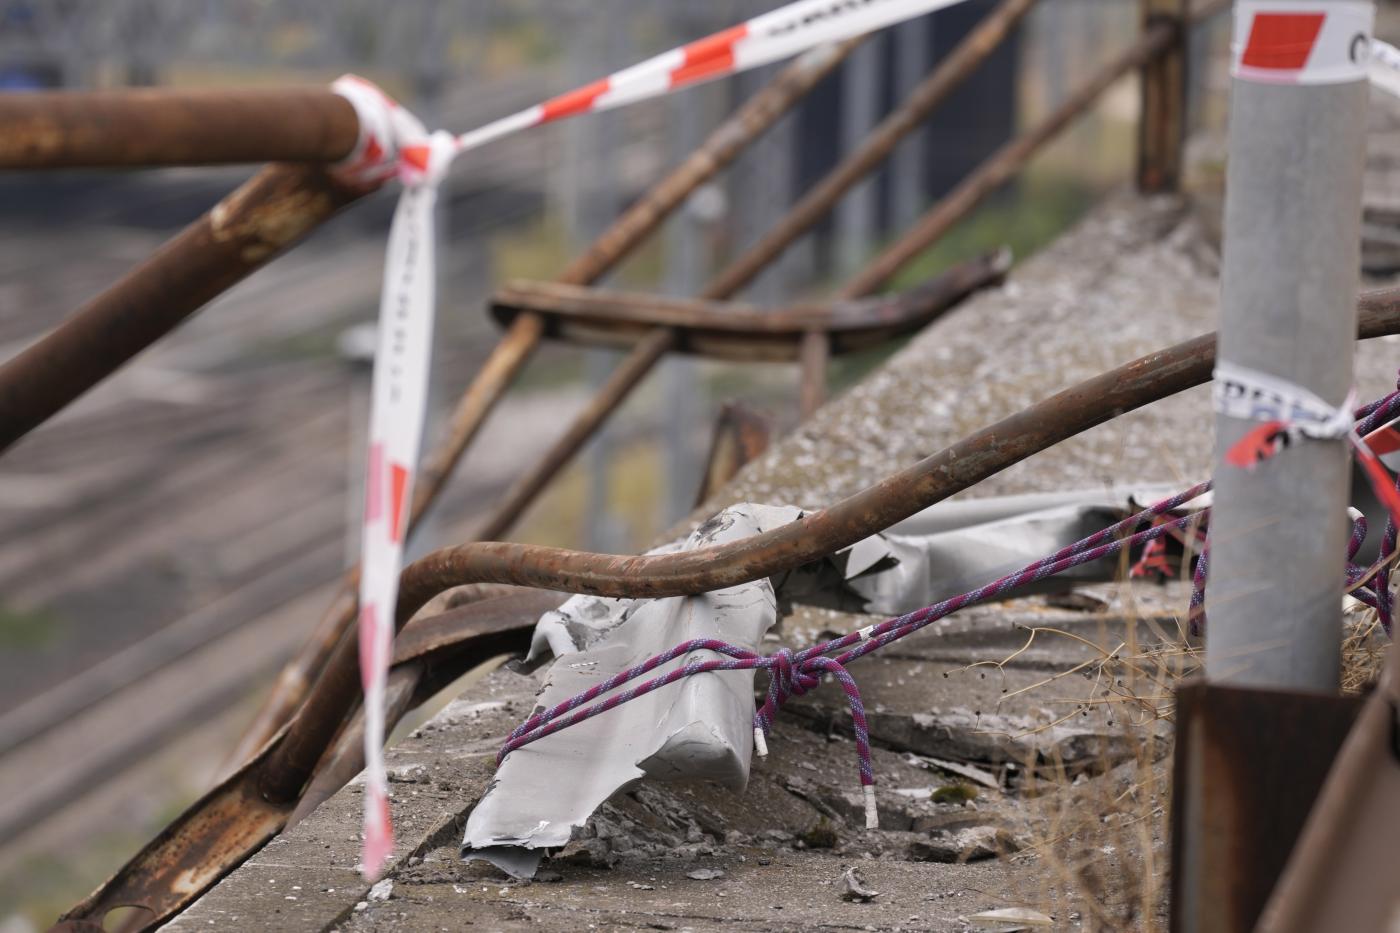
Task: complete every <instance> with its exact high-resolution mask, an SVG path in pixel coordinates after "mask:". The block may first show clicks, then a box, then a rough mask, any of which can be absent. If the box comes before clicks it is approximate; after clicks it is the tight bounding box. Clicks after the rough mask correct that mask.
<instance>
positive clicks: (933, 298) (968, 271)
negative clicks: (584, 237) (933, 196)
mask: <svg viewBox="0 0 1400 933" xmlns="http://www.w3.org/2000/svg"><path fill="white" fill-rule="evenodd" d="M1009 266H1010V256H1009V255H1008V254H1006V253H1005V252H1004V251H1001V252H997V253H992V254H990V255H987V256H983V257H980V258H978V259H974V260H972V261H971V262H967V263H963V264H962V265H959V266H955V267H953V268H952V269H950V270H948V271H947V272H945V273H944V274H943V275H941V276H939V277H938V278H936V279H933V280H932V281H930V282H926V283H925V284H923V285H922V286H920V287H918V288H915V289H912V290H911V291H909V292H906V293H905V294H902V295H893V296H887V297H882V298H876V299H868V300H864V301H845V302H836V303H834V304H832V305H829V306H827V307H826V308H793V309H790V310H786V311H780V312H776V313H775V314H773V315H771V316H770V315H768V314H765V313H763V312H762V311H759V310H757V309H755V308H753V307H748V308H743V307H742V306H740V309H739V310H737V311H736V312H735V313H734V315H733V317H732V318H730V317H728V316H727V315H726V313H725V311H724V310H723V308H725V307H731V306H723V305H720V306H716V305H715V304H714V303H712V302H701V301H691V300H687V299H658V298H653V297H651V296H641V297H631V296H623V295H619V294H618V293H616V292H593V291H590V290H588V289H577V288H575V289H569V288H561V287H559V286H548V287H543V288H535V289H531V290H525V289H521V288H519V287H517V288H516V290H515V291H514V293H513V294H514V296H515V300H517V301H526V300H528V301H529V302H531V303H532V307H536V308H539V307H542V306H544V307H547V308H548V309H549V311H550V312H551V313H552V314H554V315H556V320H559V321H563V320H564V319H565V316H566V314H568V313H574V314H578V315H579V316H580V317H581V318H583V319H584V320H585V321H586V322H587V323H588V324H591V325H592V327H591V330H590V329H589V328H588V327H587V325H585V332H587V333H592V334H594V335H599V334H604V333H608V332H609V330H610V332H611V333H612V334H614V335H628V334H631V335H636V337H637V338H639V339H637V342H636V344H635V346H634V347H633V349H632V351H631V352H630V353H628V355H627V356H626V357H625V358H623V361H622V364H621V365H620V366H618V368H617V369H616V370H614V371H613V373H612V375H611V376H609V377H608V379H607V381H606V382H605V383H604V384H603V386H602V387H601V388H600V389H599V390H598V392H597V394H596V395H595V396H594V397H593V398H592V399H590V400H589V402H588V405H587V406H585V407H584V409H583V411H581V412H579V413H578V414H577V415H575V416H574V420H573V422H572V423H571V424H570V425H569V428H568V430H567V431H566V432H565V433H564V436H563V437H561V438H559V440H557V441H556V442H555V443H554V446H552V447H551V448H550V449H549V450H548V452H546V453H545V455H544V456H543V457H541V458H540V459H539V460H538V461H536V463H535V465H534V466H533V467H531V468H530V472H528V473H527V474H525V475H524V476H522V477H521V478H520V479H519V480H517V481H516V483H515V484H514V485H513V486H512V487H511V488H510V490H509V491H508V492H507V493H506V495H505V497H504V498H503V499H502V500H501V502H500V504H499V505H497V506H496V508H495V510H494V511H493V512H492V513H491V516H490V517H489V518H487V520H486V521H485V522H484V523H483V524H482V526H481V527H480V528H479V529H478V530H477V532H476V535H475V537H476V539H477V540H480V541H494V540H496V539H498V538H500V537H502V536H503V535H505V533H506V532H508V531H509V530H510V529H511V527H512V526H514V525H515V523H516V521H518V520H519V519H520V516H521V515H523V514H524V513H525V510H526V509H528V508H529V507H530V503H531V502H533V501H534V500H535V497H536V496H538V495H539V494H540V493H541V492H542V491H543V490H544V489H545V488H546V487H547V486H548V485H549V483H550V481H551V480H552V479H553V478H554V477H555V476H556V475H558V473H559V472H560V471H561V470H563V469H564V467H566V466H567V465H568V464H569V461H570V460H572V459H573V457H574V455H575V454H577V453H578V451H579V450H581V449H582V448H583V445H584V444H586V443H587V442H588V439H589V438H590V437H592V436H593V434H594V432H595V431H597V430H598V428H599V427H600V426H601V425H602V424H603V422H604V421H606V420H607V419H608V416H609V415H611V414H612V413H613V412H614V411H616V410H617V408H618V406H620V405H621V404H622V403H623V402H624V401H625V400H626V398H627V396H628V395H629V394H630V393H631V391H632V390H633V389H634V388H636V386H637V384H638V383H640V382H641V381H642V379H644V378H645V377H646V375H647V374H648V373H650V372H651V370H652V367H654V366H655V365H656V364H657V362H658V361H659V360H660V359H661V357H663V356H664V355H665V354H666V353H667V352H668V351H669V350H674V349H678V348H684V347H687V346H688V347H690V348H691V349H692V351H698V350H703V351H711V352H713V351H716V350H720V349H724V348H728V350H729V351H730V356H729V358H731V359H736V358H737V359H789V360H791V359H796V358H797V356H798V352H799V349H800V347H801V345H802V342H803V339H804V336H805V334H806V333H807V332H808V331H809V330H811V329H813V328H814V327H821V328H822V330H821V331H820V333H822V338H823V340H824V341H826V340H828V339H829V338H828V331H829V332H830V333H831V334H837V335H839V336H840V339H841V340H842V343H841V346H842V348H843V349H845V348H847V347H849V348H850V349H859V348H861V347H863V346H868V345H871V344H874V343H879V342H880V341H881V340H883V339H888V338H889V337H890V336H893V335H894V334H898V333H907V332H909V331H910V330H914V329H916V328H918V327H920V326H922V325H923V324H926V323H928V322H929V321H930V320H932V319H933V318H934V317H936V316H938V315H939V314H941V313H942V312H944V311H946V310H947V309H948V308H951V307H952V306H953V305H955V304H957V303H958V302H959V301H961V300H962V299H963V298H965V297H966V296H967V295H969V294H970V293H972V292H974V291H976V290H977V289H979V288H983V287H986V286H987V285H990V284H993V283H995V282H999V281H1001V279H1002V277H1003V276H1004V275H1005V274H1006V270H1007V268H1008V267H1009ZM526 292H528V294H527V293H526ZM498 307H500V308H506V307H508V306H507V305H498ZM566 308H567V309H570V310H569V311H568V312H566V311H565V309H566ZM604 321H607V322H608V323H607V325H606V326H603V322H604ZM660 322H664V325H665V326H660V327H658V326H655V325H656V324H657V323H660ZM618 324H621V325H622V326H621V327H620V328H619V327H618V326H617V325H618ZM560 327H561V328H562V324H561V325H560ZM726 327H727V328H728V329H726ZM642 328H647V329H642ZM872 333H873V334H874V335H876V336H872ZM783 347H786V348H787V352H785V353H781V352H778V351H780V350H781V349H782V348H783ZM715 355H719V354H715Z"/></svg>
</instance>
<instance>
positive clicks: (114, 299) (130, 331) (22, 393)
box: [0, 164, 364, 451]
mask: <svg viewBox="0 0 1400 933" xmlns="http://www.w3.org/2000/svg"><path fill="white" fill-rule="evenodd" d="M363 193H364V190H363V189H352V188H350V187H347V186H345V185H342V184H341V183H339V182H338V181H336V180H335V179H333V178H332V177H331V176H330V175H329V174H327V173H326V171H325V170H324V169H322V168H321V167H319V166H314V165H292V164H278V165H269V166H267V167H266V168H264V169H263V170H262V171H260V172H259V173H258V174H257V175H255V176H253V177H252V178H251V179H249V180H248V181H247V182H245V183H244V184H243V185H242V186H241V187H239V188H238V189H237V190H236V191H234V192H233V193H232V194H230V195H228V196H227V197H225V198H224V199H223V200H222V201H220V202H219V203H218V204H216V205H215V206H214V207H213V208H212V209H211V210H210V211H209V212H208V213H206V214H205V215H204V216H203V217H201V218H199V219H198V220H196V221H195V222H194V223H192V224H190V225H189V226H188V227H186V228H185V229H184V230H183V231H181V232H180V233H179V234H177V235H176V236H175V238H174V239H172V240H170V241H168V242H167V243H165V245H163V246H162V247H161V248H160V249H159V250H157V251H156V252H155V253H154V254H153V255H152V256H151V257H150V258H149V259H147V260H146V261H145V262H143V263H141V264H140V265H139V266H137V267H136V268H135V269H133V270H131V272H129V273H127V274H126V275H125V276H124V277H123V278H122V279H121V281H119V282H117V283H116V284H115V285H113V286H112V287H110V288H108V289H107V290H106V291H104V292H102V294H100V295H98V296H97V297H96V298H93V299H92V300H91V301H89V302H88V303H87V304H85V305H84V306H83V307H81V308H79V309H78V311H77V313H75V314H74V315H73V316H72V317H70V318H68V320H66V321H64V322H63V323H62V324H60V325H59V326H58V327H57V328H55V329H54V330H53V331H51V332H50V333H48V334H47V335H45V336H44V337H42V338H40V339H39V340H38V341H36V342H35V343H34V344H33V345H32V346H30V347H29V348H27V349H25V350H24V351H22V352H21V353H20V354H19V355H18V356H16V357H15V358H13V359H11V360H10V361H9V362H7V363H5V364H4V366H0V451H3V450H5V449H6V448H8V447H9V446H10V445H12V444H14V443H15V441H17V440H19V439H20V438H22V437H24V435H25V434H27V433H28V432H29V431H30V430H32V429H33V428H35V427H36V426H38V425H40V424H42V423H43V422H44V421H45V420H47V419H48V418H50V417H51V416H53V415H54V414H55V413H57V412H58V411H61V410H62V409H63V408H64V407H65V406H67V405H68V403H70V402H72V401H73V400H74V399H76V398H77V397H78V396H80V395H82V394H83V393H84V392H86V391H87V390H88V389H90V388H92V387H93V386H94V385H96V384H97V383H98V382H100V381H101V380H103V379H105V378H106V377H107V376H109V375H111V374H112V373H113V372H115V371H116V370H117V368H118V367H120V366H121V365H122V364H123V363H125V362H126V361H127V360H129V359H131V358H132V357H133V356H135V355H136V354H137V353H139V352H141V351H142V350H144V349H145V348H146V347H148V346H150V345H151V344H152V343H154V342H155V341H156V340H158V339H159V338H160V337H162V336H164V335H165V334H166V333H168V332H169V331H171V330H173V329H174V328H175V327H177V326H178V325H179V324H180V323H181V322H183V321H184V320H185V318H187V317H189V316H190V315H191V314H193V313H194V312H195V311H197V310H199V309H200V308H201V307H203V306H204V305H205V304H206V303H208V302H209V301H210V300H211V299H213V298H214V297H215V296H217V295H219V294H220V293H222V292H224V291H226V290H227V289H228V288H229V287H230V286H232V285H233V284H234V283H236V282H238V281H240V280H241V279H243V278H244V277H245V276H247V275H248V274H249V273H251V272H253V271H254V270H256V269H258V268H260V267H261V266H263V265H265V264H266V263H267V262H269V261H270V260H271V259H273V258H274V257H275V256H277V255H278V254H279V253H281V252H282V251H283V250H285V249H286V248H287V247H289V246H291V245H292V244H293V243H295V242H296V241H297V240H299V239H301V237H303V236H304V235H305V234H306V233H308V232H309V231H310V230H311V229H312V228H313V227H315V226H317V225H318V224H320V223H322V222H324V221H325V220H326V219H327V218H329V217H330V216H331V215H332V214H334V213H335V212H336V211H338V210H340V209H341V208H342V207H344V206H345V205H347V204H349V203H350V202H351V201H354V200H355V199H356V198H358V197H359V196H360V195H361V194H363Z"/></svg>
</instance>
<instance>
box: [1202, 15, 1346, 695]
mask: <svg viewBox="0 0 1400 933" xmlns="http://www.w3.org/2000/svg"><path fill="white" fill-rule="evenodd" d="M1295 6H1296V9H1297V11H1298V13H1297V14H1294V13H1291V12H1289V9H1290V8H1294V7H1295ZM1358 6H1360V4H1357V3H1355V2H1353V0H1312V2H1311V3H1309V4H1306V5H1304V4H1296V5H1295V4H1292V3H1274V4H1269V8H1270V9H1275V10H1277V9H1280V8H1282V9H1283V10H1284V12H1283V13H1282V14H1273V15H1284V16H1295V15H1311V16H1320V15H1321V13H1323V12H1325V14H1326V17H1327V19H1328V20H1331V19H1332V18H1334V17H1338V18H1343V17H1342V15H1344V14H1347V11H1348V9H1349V8H1351V9H1354V8H1356V7H1358ZM1366 6H1370V4H1366ZM1256 7H1258V4H1254V5H1252V6H1251V5H1247V4H1244V3H1241V4H1237V6H1236V26H1235V28H1236V36H1235V43H1236V46H1237V47H1240V48H1243V49H1244V52H1243V53H1242V58H1241V61H1242V62H1243V63H1244V65H1243V66H1242V67H1237V68H1236V77H1235V78H1234V79H1233V86H1232V89H1231V102H1230V131H1229V153H1230V164H1229V169H1228V176H1227V185H1226V201H1225V245H1224V267H1223V271H1222V278H1223V285H1222V312H1221V322H1220V323H1221V326H1220V342H1219V358H1220V361H1221V363H1232V364H1235V365H1237V366H1243V367H1248V368H1249V369H1252V370H1256V371H1259V372H1263V373H1267V374H1270V375H1273V376H1277V377H1280V378H1282V379H1285V380H1287V381H1289V382H1291V383H1294V384H1296V385H1298V386H1301V387H1302V388H1305V389H1307V390H1309V391H1311V392H1313V393H1315V394H1316V395H1318V396H1320V397H1321V398H1322V399H1324V400H1325V401H1327V402H1328V403H1330V404H1333V405H1340V404H1342V402H1343V401H1344V400H1345V399H1346V397H1347V393H1348V391H1349V390H1350V388H1351V385H1352V337H1353V336H1354V335H1355V333H1356V290H1357V281H1358V274H1359V273H1358V270H1359V268H1360V220H1361V172H1362V162H1363V158H1364V152H1365V133H1366V106H1367V95H1368V87H1367V83H1366V81H1365V79H1364V68H1362V67H1357V68H1354V69H1337V70H1333V71H1327V72H1325V73H1324V72H1323V70H1322V69H1320V68H1315V67H1314V63H1317V62H1319V61H1320V58H1319V56H1324V55H1325V54H1326V53H1328V52H1329V51H1330V52H1331V53H1333V54H1335V53H1336V51H1337V50H1336V49H1331V50H1328V49H1323V48H1320V46H1321V45H1322V43H1323V42H1325V41H1334V42H1335V41H1341V43H1342V46H1343V53H1344V54H1350V55H1352V56H1358V55H1359V56H1360V57H1361V58H1363V59H1364V56H1365V51H1366V50H1365V43H1366V39H1367V38H1368V37H1369V34H1370V33H1369V24H1368V25H1367V28H1366V32H1365V35H1364V36H1362V37H1361V40H1360V49H1359V52H1358V51H1357V50H1356V42H1354V41H1350V38H1348V39H1343V40H1338V39H1337V37H1335V36H1330V35H1329V33H1328V29H1329V28H1330V23H1329V24H1328V25H1327V26H1324V27H1323V28H1322V29H1321V30H1320V31H1319V32H1318V33H1317V35H1316V38H1315V42H1316V44H1317V45H1318V46H1319V47H1318V48H1314V49H1313V51H1312V53H1311V57H1307V58H1305V59H1300V60H1299V66H1300V67H1299V69H1298V72H1297V73H1298V75H1299V76H1301V77H1302V79H1303V82H1300V83H1276V82H1277V77H1278V76H1276V75H1272V74H1270V72H1269V70H1267V69H1260V70H1257V71H1250V70H1249V68H1250V63H1251V59H1250V50H1251V49H1253V48H1256V47H1257V46H1258V45H1260V44H1261V42H1262V43H1263V44H1265V45H1268V43H1267V37H1265V36H1262V35H1261V30H1262V29H1263V28H1264V27H1263V26H1262V25H1261V24H1262V23H1263V22H1264V17H1265V15H1266V14H1265V13H1262V12H1260V13H1257V15H1256V10H1255V8H1256ZM1370 12H1371V14H1372V15H1373V14H1374V9H1373V8H1372V9H1371V11H1370ZM1251 28H1252V29H1253V32H1252V33H1251V32H1250V30H1251ZM1297 41H1298V40H1297V38H1296V36H1295V37H1294V38H1293V40H1292V43H1293V44H1292V45H1289V46H1288V48H1289V49H1295V48H1296V43H1297ZM1348 46H1350V48H1348ZM1275 48H1279V49H1281V48H1282V47H1281V46H1277V45H1268V47H1266V48H1263V49H1262V50H1261V52H1260V54H1261V55H1262V56H1263V57H1261V58H1258V59H1257V61H1258V62H1259V63H1261V64H1264V65H1270V64H1271V62H1272V63H1275V64H1276V63H1277V62H1279V61H1280V59H1279V58H1277V54H1282V52H1279V53H1273V52H1272V50H1273V49H1275ZM1285 51H1286V50H1285ZM1270 54H1275V57H1274V58H1273V59H1269V58H1268V56H1269V55H1270ZM1289 54H1293V53H1291V52H1290V53H1289ZM1274 70H1277V69H1274ZM1309 72H1313V74H1312V78H1317V79H1319V80H1318V83H1312V80H1311V78H1310V77H1309ZM1336 75H1347V76H1348V77H1346V78H1345V79H1344V80H1330V78H1331V77H1333V76H1336ZM1270 78H1273V80H1269V79H1270ZM1304 82H1306V83H1304ZM1255 425H1256V423H1255V422H1251V421H1244V420H1240V419H1237V418H1230V417H1225V416H1217V417H1216V425H1215V427H1216V459H1215V483H1216V486H1215V502H1216V505H1215V509H1214V511H1213V514H1212V516H1211V538H1212V544H1211V567H1210V570H1211V574H1210V582H1209V587H1208V593H1207V598H1206V605H1207V606H1208V610H1207V611H1208V616H1209V627H1208V632H1207V636H1206V673H1207V676H1208V677H1209V678H1210V679H1211V680H1212V681H1216V682H1228V683H1231V684H1234V685H1239V686H1250V687H1285V688H1297V689H1304V690H1318V691H1335V690H1336V689H1337V685H1338V677H1339V666H1340V653H1341V598H1342V581H1343V562H1344V558H1345V548H1346V543H1347V533H1348V529H1347V517H1346V506H1347V497H1348V490H1349V481H1350V473H1349V466H1348V454H1347V449H1346V444H1345V443H1344V442H1343V441H1342V440H1335V441H1321V440H1310V441H1308V442H1307V443H1303V444H1299V445H1295V446H1294V447H1291V448H1290V449H1288V450H1287V451H1285V452H1284V454H1282V455H1280V456H1278V457H1275V458H1273V459H1271V460H1269V461H1266V462H1264V463H1262V464H1260V465H1259V466H1258V467H1257V468H1256V469H1254V470H1251V471H1246V470H1242V469H1238V468H1235V467H1231V466H1228V465H1226V464H1224V463H1223V460H1222V458H1223V455H1224V452H1225V451H1227V450H1228V449H1229V448H1230V446H1231V445H1232V444H1234V443H1235V442H1236V441H1238V440H1239V439H1240V438H1241V437H1242V436H1243V435H1244V434H1245V433H1246V432H1247V431H1249V430H1250V429H1251V428H1253V427H1255Z"/></svg>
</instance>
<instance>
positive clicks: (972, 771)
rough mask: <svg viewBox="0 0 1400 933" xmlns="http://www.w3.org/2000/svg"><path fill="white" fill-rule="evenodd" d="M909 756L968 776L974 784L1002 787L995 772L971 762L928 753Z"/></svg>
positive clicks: (995, 787)
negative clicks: (934, 756) (932, 755)
mask: <svg viewBox="0 0 1400 933" xmlns="http://www.w3.org/2000/svg"><path fill="white" fill-rule="evenodd" d="M909 758H910V760H912V761H914V762H917V763H918V764H921V765H924V766H926V767H929V766H931V767H934V768H937V769H938V770H939V771H946V772H948V773H949V774H956V775H957V776H958V777H961V778H967V779H968V780H969V781H972V782H973V783H974V784H981V785H982V786H983V787H989V788H991V789H992V790H999V789H1000V788H1001V781H1000V780H998V778H997V776H996V775H995V774H992V773H991V772H990V771H984V770H983V769H981V768H977V767H974V766H972V765H969V764H963V763H962V762H959V761H948V760H947V759H944V758H930V757H928V756H927V755H910V756H909Z"/></svg>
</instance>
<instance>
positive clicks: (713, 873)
mask: <svg viewBox="0 0 1400 933" xmlns="http://www.w3.org/2000/svg"><path fill="white" fill-rule="evenodd" d="M685 876H686V877H687V878H689V879H690V880H691V881H716V880H718V879H720V878H723V877H724V872H723V871H722V870H721V869H718V868H695V869H692V870H690V871H688V872H686V873H685Z"/></svg>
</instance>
